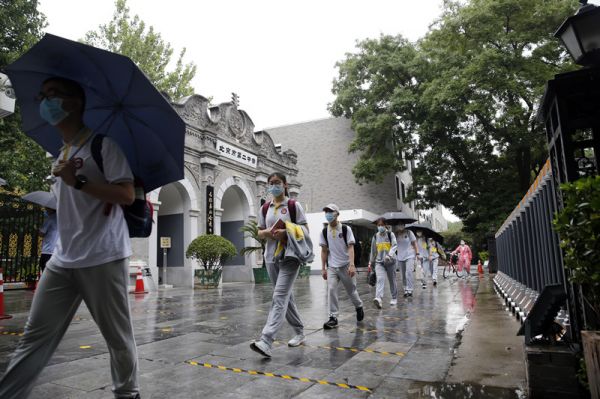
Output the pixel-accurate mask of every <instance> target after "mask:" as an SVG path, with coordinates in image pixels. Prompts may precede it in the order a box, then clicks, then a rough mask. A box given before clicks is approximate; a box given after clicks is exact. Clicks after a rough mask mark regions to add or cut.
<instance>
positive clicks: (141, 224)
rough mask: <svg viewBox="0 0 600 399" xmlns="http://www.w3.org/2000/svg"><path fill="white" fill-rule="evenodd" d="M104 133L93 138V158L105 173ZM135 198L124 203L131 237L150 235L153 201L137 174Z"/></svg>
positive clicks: (108, 206) (108, 208) (123, 206)
mask: <svg viewBox="0 0 600 399" xmlns="http://www.w3.org/2000/svg"><path fill="white" fill-rule="evenodd" d="M104 137H105V136H104V135H102V134H97V135H95V136H94V138H93V139H92V144H91V150H92V158H94V161H95V162H96V165H98V168H99V169H100V172H102V174H104V161H103V159H102V141H103V140H104ZM133 185H134V190H135V200H134V201H133V204H131V205H122V206H121V208H123V215H124V217H125V221H126V222H127V228H128V229H129V237H148V236H150V233H152V223H153V220H152V215H154V207H153V206H152V203H151V202H150V201H148V200H147V199H146V192H145V191H144V186H143V184H142V182H141V181H140V179H139V178H138V177H137V176H134V184H133ZM111 206H112V205H111V204H108V205H107V211H108V212H110V207H111Z"/></svg>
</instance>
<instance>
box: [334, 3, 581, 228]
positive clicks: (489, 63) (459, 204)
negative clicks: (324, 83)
mask: <svg viewBox="0 0 600 399" xmlns="http://www.w3.org/2000/svg"><path fill="white" fill-rule="evenodd" d="M576 8H577V1H574V0H532V1H528V2H523V1H519V0H470V1H467V2H463V1H450V0H447V1H445V2H444V8H443V13H442V15H441V17H440V18H439V20H437V21H436V22H435V23H434V24H433V25H432V27H431V29H430V31H429V33H428V34H427V35H426V36H425V37H424V38H423V39H421V40H420V41H418V42H417V43H411V42H409V41H408V40H406V39H404V38H403V37H401V36H386V35H382V36H381V37H379V38H377V39H367V40H364V41H361V42H358V43H357V52H355V53H353V54H347V55H346V58H345V59H344V60H343V61H341V62H339V63H338V64H337V67H338V69H339V76H338V77H337V79H336V80H335V81H334V83H333V89H332V91H333V93H334V94H335V95H336V99H335V101H334V102H333V103H332V104H330V111H331V112H332V114H333V115H335V116H345V117H348V118H351V120H352V126H353V129H354V130H355V132H356V136H355V139H354V141H353V142H352V144H351V145H350V148H349V150H350V151H351V152H358V153H359V154H360V157H359V160H358V162H357V164H356V165H355V166H354V169H353V173H354V175H355V178H356V180H357V181H358V182H365V181H375V182H381V180H382V178H383V176H385V175H386V174H388V173H394V172H396V171H398V170H402V169H404V158H405V157H408V158H412V159H415V160H417V167H416V168H415V169H414V171H413V185H412V187H411V189H410V190H409V191H410V195H409V196H408V198H407V201H411V200H414V199H417V200H418V201H419V203H420V204H421V205H422V206H423V207H429V206H432V205H433V204H434V203H441V204H443V205H445V206H446V207H448V208H449V209H451V210H452V212H453V213H454V214H455V215H457V216H458V217H460V218H461V219H462V220H463V222H464V225H465V231H467V232H471V233H477V234H475V235H474V236H477V237H480V238H483V237H485V234H487V233H489V232H490V231H492V230H494V229H495V228H497V227H498V225H499V224H500V223H501V221H502V220H503V219H504V218H505V217H506V215H507V214H508V213H509V212H510V210H511V209H512V208H513V207H514V205H515V204H516V203H517V201H518V199H520V198H521V196H522V195H523V194H524V192H525V191H526V190H527V188H528V187H529V185H530V183H531V181H532V178H533V176H535V174H537V171H538V170H539V169H540V167H541V166H542V165H543V163H544V161H545V159H546V158H547V151H546V148H545V143H544V137H543V135H542V133H541V132H542V130H541V129H542V126H538V124H537V122H536V119H535V116H536V112H537V106H538V105H537V104H538V101H539V99H540V97H541V95H542V93H543V90H544V85H545V82H546V81H547V80H548V79H551V78H552V77H553V75H554V74H556V73H560V72H564V71H567V70H570V69H572V68H573V65H572V64H571V63H570V61H569V60H568V59H567V55H566V52H565V51H564V50H563V49H562V48H561V46H560V44H559V43H558V41H557V40H556V39H554V38H553V36H552V34H553V32H554V30H555V29H556V28H557V27H558V26H559V25H560V24H561V22H562V21H563V20H564V19H565V18H566V17H567V16H569V15H571V14H572V13H573V12H574V10H576Z"/></svg>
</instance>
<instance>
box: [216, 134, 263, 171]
mask: <svg viewBox="0 0 600 399" xmlns="http://www.w3.org/2000/svg"><path fill="white" fill-rule="evenodd" d="M217 150H218V151H219V153H220V154H221V155H222V156H224V157H225V158H228V159H231V160H234V161H236V162H239V163H242V164H244V165H248V166H251V167H253V168H256V164H257V163H258V159H257V157H256V155H253V154H251V153H249V152H247V151H244V150H240V149H239V148H237V147H234V146H232V145H231V144H228V143H226V142H224V141H221V140H217Z"/></svg>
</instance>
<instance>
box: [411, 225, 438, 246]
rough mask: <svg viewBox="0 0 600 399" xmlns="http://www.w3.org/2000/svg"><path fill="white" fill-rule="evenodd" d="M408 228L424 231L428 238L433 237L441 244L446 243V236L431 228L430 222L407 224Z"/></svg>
mask: <svg viewBox="0 0 600 399" xmlns="http://www.w3.org/2000/svg"><path fill="white" fill-rule="evenodd" d="M406 228H407V229H409V230H412V231H413V232H415V233H416V232H417V231H422V232H423V235H424V236H425V237H427V238H433V239H434V240H435V241H437V242H439V243H440V244H443V243H444V237H443V236H442V235H441V234H440V233H438V232H437V231H435V230H434V229H432V228H431V225H430V224H429V223H412V224H409V225H408V226H406Z"/></svg>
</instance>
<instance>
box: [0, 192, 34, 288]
mask: <svg viewBox="0 0 600 399" xmlns="http://www.w3.org/2000/svg"><path fill="white" fill-rule="evenodd" d="M43 221H44V214H43V208H42V207H40V206H38V205H35V204H32V203H30V202H27V201H24V200H22V199H21V198H20V197H19V196H16V195H12V194H7V193H0V266H1V267H2V268H3V270H4V282H6V283H16V282H27V281H34V280H35V279H37V274H38V261H39V257H40V255H41V251H42V238H41V237H40V236H39V233H38V231H39V229H40V228H41V226H42V223H43Z"/></svg>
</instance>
